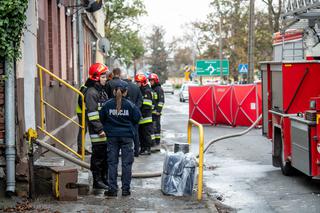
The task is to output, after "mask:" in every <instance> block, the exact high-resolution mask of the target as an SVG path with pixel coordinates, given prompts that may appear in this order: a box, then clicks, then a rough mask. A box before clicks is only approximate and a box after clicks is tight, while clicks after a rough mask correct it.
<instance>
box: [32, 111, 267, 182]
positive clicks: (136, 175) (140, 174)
mask: <svg viewBox="0 0 320 213" xmlns="http://www.w3.org/2000/svg"><path fill="white" fill-rule="evenodd" d="M261 118H262V115H260V116H259V118H258V119H257V120H256V121H255V122H254V123H253V124H252V125H251V126H250V127H249V128H248V129H246V130H245V131H242V132H239V133H234V134H229V135H225V136H221V137H218V138H215V139H213V140H212V141H210V142H209V143H208V144H207V145H206V146H205V148H204V151H203V153H204V154H205V153H206V152H207V151H208V150H209V148H210V147H211V146H212V145H213V144H214V143H215V142H217V141H221V140H225V139H228V138H234V137H238V136H242V135H245V134H247V133H248V132H249V131H250V130H251V129H253V128H254V127H255V126H256V125H257V124H258V123H259V121H260V120H261ZM36 144H38V145H40V146H42V147H44V148H46V149H48V150H49V151H51V152H53V153H55V154H57V155H59V156H60V157H63V158H65V159H66V160H69V161H70V162H72V163H74V164H77V165H79V166H81V167H83V168H85V169H88V170H90V164H88V163H87V162H84V161H81V160H79V159H77V158H74V157H72V156H70V155H69V154H67V153H65V152H63V151H61V150H59V149H57V148H55V147H53V146H51V145H49V144H47V143H45V142H43V141H40V140H36ZM162 148H164V149H165V151H167V150H168V148H167V147H166V146H165V145H162ZM197 158H199V155H197ZM161 174H162V172H161V171H160V172H134V173H132V177H133V178H154V177H160V176H161ZM118 176H121V173H119V174H118Z"/></svg>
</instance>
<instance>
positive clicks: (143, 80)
mask: <svg viewBox="0 0 320 213" xmlns="http://www.w3.org/2000/svg"><path fill="white" fill-rule="evenodd" d="M134 81H135V82H140V83H141V85H142V86H146V85H147V84H148V79H147V77H146V76H145V75H144V74H137V75H136V76H135V77H134Z"/></svg>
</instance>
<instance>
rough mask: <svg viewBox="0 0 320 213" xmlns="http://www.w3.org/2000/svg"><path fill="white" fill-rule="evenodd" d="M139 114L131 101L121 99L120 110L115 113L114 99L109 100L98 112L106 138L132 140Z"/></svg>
mask: <svg viewBox="0 0 320 213" xmlns="http://www.w3.org/2000/svg"><path fill="white" fill-rule="evenodd" d="M140 118H141V113H140V111H139V109H138V107H136V106H135V105H134V104H133V103H132V102H131V101H129V100H128V99H126V98H122V102H121V110H120V111H119V112H117V109H116V99H115V98H111V99H109V100H108V101H107V102H106V103H105V105H104V106H103V107H102V109H101V110H100V121H101V123H102V124H103V130H104V132H105V133H106V134H107V137H126V138H134V137H135V135H136V128H135V125H136V124H137V123H138V122H139V120H140Z"/></svg>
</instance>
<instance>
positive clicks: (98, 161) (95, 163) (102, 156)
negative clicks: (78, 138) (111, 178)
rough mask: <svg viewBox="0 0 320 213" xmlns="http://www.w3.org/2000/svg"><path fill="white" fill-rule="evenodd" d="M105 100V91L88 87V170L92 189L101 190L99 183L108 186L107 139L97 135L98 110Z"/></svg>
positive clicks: (106, 97)
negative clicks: (89, 142) (89, 144)
mask: <svg viewBox="0 0 320 213" xmlns="http://www.w3.org/2000/svg"><path fill="white" fill-rule="evenodd" d="M107 99H108V96H107V94H106V92H105V90H104V89H103V87H102V86H101V85H100V84H98V83H95V84H94V86H91V87H88V89H87V91H86V94H85V102H86V113H87V117H88V130H89V135H90V139H91V144H92V156H91V165H90V170H91V171H92V176H93V188H102V187H100V185H101V182H103V183H104V184H105V185H108V183H107V179H108V175H107V174H108V173H107V172H108V164H107V138H106V137H100V136H99V133H101V132H102V131H103V125H102V123H101V121H100V117H99V110H100V109H101V107H102V105H103V104H104V103H105V102H106V101H107Z"/></svg>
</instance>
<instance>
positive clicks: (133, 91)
mask: <svg viewBox="0 0 320 213" xmlns="http://www.w3.org/2000/svg"><path fill="white" fill-rule="evenodd" d="M121 79H122V80H123V81H125V82H127V83H128V95H127V98H128V99H129V100H130V101H131V102H132V103H134V104H135V105H136V106H137V107H138V109H140V108H141V106H142V94H141V91H140V88H139V87H138V86H137V85H136V84H135V83H133V82H132V81H131V78H130V76H129V75H128V74H126V73H122V74H121ZM138 131H139V124H136V137H135V138H134V139H133V141H134V156H135V157H139V149H140V142H139V132H138Z"/></svg>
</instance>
